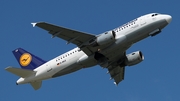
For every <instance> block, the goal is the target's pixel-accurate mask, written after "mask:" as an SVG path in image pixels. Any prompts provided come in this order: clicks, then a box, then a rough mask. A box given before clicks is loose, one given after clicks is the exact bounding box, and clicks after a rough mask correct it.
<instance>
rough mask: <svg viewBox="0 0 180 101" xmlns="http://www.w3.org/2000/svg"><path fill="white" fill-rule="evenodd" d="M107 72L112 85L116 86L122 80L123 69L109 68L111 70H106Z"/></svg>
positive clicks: (118, 67) (117, 67)
mask: <svg viewBox="0 0 180 101" xmlns="http://www.w3.org/2000/svg"><path fill="white" fill-rule="evenodd" d="M108 72H109V74H110V75H111V79H114V84H116V85H118V84H119V82H121V81H122V80H124V72H125V67H120V66H111V68H108Z"/></svg>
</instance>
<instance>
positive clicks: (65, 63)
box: [5, 13, 172, 90]
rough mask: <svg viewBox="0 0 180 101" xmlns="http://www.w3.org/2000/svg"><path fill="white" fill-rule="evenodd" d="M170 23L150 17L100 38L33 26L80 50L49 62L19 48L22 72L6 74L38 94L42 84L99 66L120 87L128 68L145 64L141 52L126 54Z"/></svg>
mask: <svg viewBox="0 0 180 101" xmlns="http://www.w3.org/2000/svg"><path fill="white" fill-rule="evenodd" d="M171 20H172V17H171V16H170V15H167V14H160V13H150V14H146V15H143V16H140V17H138V18H136V19H134V20H131V21H129V22H128V23H125V24H123V25H122V26H120V27H117V28H115V29H113V30H109V31H106V32H104V33H102V34H99V35H93V34H89V33H84V32H80V31H76V30H72V29H68V28H64V27H60V26H56V25H53V24H49V23H46V22H37V23H31V24H32V25H33V27H35V26H37V27H40V28H42V29H44V30H46V31H48V32H49V34H51V35H52V38H54V37H58V38H61V39H64V40H66V41H67V44H69V43H72V44H75V45H77V47H76V48H74V49H72V50H70V51H68V52H66V53H64V54H62V55H59V56H57V57H55V58H54V59H52V60H49V61H45V60H43V59H41V58H39V57H37V56H35V55H33V54H32V53H30V52H28V51H26V50H24V49H22V48H17V49H15V50H13V51H12V52H13V54H14V56H15V57H16V59H17V61H18V63H19V65H20V66H21V68H16V67H12V66H9V67H7V68H5V70H7V71H8V72H11V73H13V74H15V75H17V76H19V77H20V78H19V79H18V80H17V82H16V84H17V85H19V84H26V83H30V84H31V86H32V87H33V88H34V89H35V90H38V89H39V88H40V87H41V85H42V80H46V79H51V78H55V77H59V76H62V75H66V74H69V73H72V72H75V71H77V70H80V69H82V68H88V67H92V66H95V65H99V66H101V67H103V68H107V70H108V74H110V77H111V79H114V84H115V85H118V84H119V83H120V82H121V81H122V80H124V73H125V67H126V66H133V65H136V64H138V63H140V62H142V61H143V60H144V55H143V54H142V52H141V51H135V52H132V53H130V54H126V50H127V49H129V48H130V47H131V46H132V45H133V44H135V43H137V42H139V41H140V40H142V39H145V38H147V37H149V36H155V35H157V34H159V33H160V32H161V31H162V29H163V28H164V27H166V26H167V25H168V24H169V23H170V22H171Z"/></svg>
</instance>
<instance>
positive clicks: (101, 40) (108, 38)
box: [89, 31, 116, 46]
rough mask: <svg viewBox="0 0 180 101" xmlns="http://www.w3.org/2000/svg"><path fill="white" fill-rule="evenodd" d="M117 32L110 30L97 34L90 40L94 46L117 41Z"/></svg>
mask: <svg viewBox="0 0 180 101" xmlns="http://www.w3.org/2000/svg"><path fill="white" fill-rule="evenodd" d="M115 37H116V34H115V32H114V31H108V32H105V33H103V34H100V35H99V36H97V38H96V39H93V40H90V41H89V43H90V44H91V45H92V46H101V45H105V44H108V43H111V42H114V41H115Z"/></svg>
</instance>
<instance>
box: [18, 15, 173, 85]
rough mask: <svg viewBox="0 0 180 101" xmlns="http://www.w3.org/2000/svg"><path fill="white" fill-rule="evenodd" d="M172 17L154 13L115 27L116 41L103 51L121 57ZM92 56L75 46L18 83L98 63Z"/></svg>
mask: <svg viewBox="0 0 180 101" xmlns="http://www.w3.org/2000/svg"><path fill="white" fill-rule="evenodd" d="M170 18H171V17H170V16H169V15H163V14H156V13H152V14H147V15H144V16H141V17H139V18H137V19H134V20H132V21H130V22H128V23H126V24H124V25H122V26H120V27H118V28H116V29H113V31H114V32H115V33H116V41H115V42H114V43H113V44H111V45H109V46H108V47H107V48H104V49H101V53H102V54H104V55H105V56H106V57H107V58H108V59H110V60H115V59H119V58H120V56H119V54H122V52H125V51H126V50H127V49H128V48H129V47H130V46H131V45H132V44H133V43H136V42H138V41H140V40H142V39H144V38H146V37H148V36H153V35H155V34H156V33H158V32H160V30H161V29H162V28H164V27H165V26H166V25H167V24H168V23H169V22H170ZM84 57H85V58H84ZM92 57H93V56H92ZM92 57H91V56H87V55H86V54H85V53H84V52H83V51H82V50H80V48H78V47H77V48H74V49H72V50H70V51H68V52H66V53H64V54H62V55H60V56H58V57H56V58H54V59H52V60H50V61H48V62H47V63H45V64H43V65H41V66H39V67H38V68H36V69H35V70H34V71H36V73H35V74H34V75H31V76H30V77H28V78H20V79H19V80H18V81H17V83H18V84H24V83H29V82H33V81H39V80H45V79H49V78H52V77H57V76H61V75H65V74H68V73H71V72H74V71H77V70H79V69H81V68H85V67H91V66H94V65H97V64H98V63H97V61H95V59H93V58H92ZM81 58H84V59H86V60H85V61H86V62H85V63H86V64H81V63H80V62H79V61H80V59H81Z"/></svg>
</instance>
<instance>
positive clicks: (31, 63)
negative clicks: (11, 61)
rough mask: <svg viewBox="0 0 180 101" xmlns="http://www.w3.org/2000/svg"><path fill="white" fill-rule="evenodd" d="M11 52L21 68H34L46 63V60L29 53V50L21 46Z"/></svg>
mask: <svg viewBox="0 0 180 101" xmlns="http://www.w3.org/2000/svg"><path fill="white" fill-rule="evenodd" d="M12 52H13V54H14V56H15V57H16V59H17V61H18V63H19V65H20V66H21V68H23V69H29V70H34V69H35V68H37V67H39V66H40V65H42V64H44V63H46V61H44V60H43V59H41V58H39V57H37V56H35V55H33V54H31V53H30V52H28V51H26V50H24V49H22V48H18V49H15V50H14V51H12Z"/></svg>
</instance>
